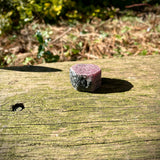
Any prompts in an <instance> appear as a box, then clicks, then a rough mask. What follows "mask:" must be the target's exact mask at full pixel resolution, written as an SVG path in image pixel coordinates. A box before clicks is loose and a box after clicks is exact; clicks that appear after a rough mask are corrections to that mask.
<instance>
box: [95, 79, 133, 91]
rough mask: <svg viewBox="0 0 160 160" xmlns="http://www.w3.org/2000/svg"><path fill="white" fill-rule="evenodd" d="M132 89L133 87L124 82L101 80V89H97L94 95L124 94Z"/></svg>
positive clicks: (119, 80)
mask: <svg viewBox="0 0 160 160" xmlns="http://www.w3.org/2000/svg"><path fill="white" fill-rule="evenodd" d="M133 87H134V86H133V85H132V84H131V83H130V82H128V81H126V80H121V79H111V78H102V85H101V87H100V88H98V89H97V90H96V91H95V92H94V93H99V94H104V93H117V92H126V91H129V90H130V89H131V88H133Z"/></svg>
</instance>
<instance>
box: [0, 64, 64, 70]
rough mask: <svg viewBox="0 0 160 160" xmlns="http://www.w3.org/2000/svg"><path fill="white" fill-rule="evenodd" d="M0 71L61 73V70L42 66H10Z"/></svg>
mask: <svg viewBox="0 0 160 160" xmlns="http://www.w3.org/2000/svg"><path fill="white" fill-rule="evenodd" d="M0 69H5V70H13V71H21V72H60V71H62V70H61V69H57V68H50V67H44V66H32V65H26V66H11V67H3V68H0Z"/></svg>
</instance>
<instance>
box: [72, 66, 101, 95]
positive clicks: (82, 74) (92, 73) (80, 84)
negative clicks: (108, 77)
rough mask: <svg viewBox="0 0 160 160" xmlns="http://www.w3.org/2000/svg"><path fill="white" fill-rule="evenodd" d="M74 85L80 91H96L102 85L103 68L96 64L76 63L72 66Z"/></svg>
mask: <svg viewBox="0 0 160 160" xmlns="http://www.w3.org/2000/svg"><path fill="white" fill-rule="evenodd" d="M70 80H71V83H72V86H73V87H74V88H75V89H76V90H78V91H85V92H94V91H95V90H96V89H97V88H99V87H100V86H101V69H100V68H99V67H98V66H97V65H94V64H76V65H73V66H72V67H71V68H70Z"/></svg>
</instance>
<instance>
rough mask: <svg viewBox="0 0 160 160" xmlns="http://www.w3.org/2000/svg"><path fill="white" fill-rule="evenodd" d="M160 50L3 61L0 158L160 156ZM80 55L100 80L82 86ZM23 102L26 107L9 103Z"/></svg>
mask: <svg viewBox="0 0 160 160" xmlns="http://www.w3.org/2000/svg"><path fill="white" fill-rule="evenodd" d="M159 61H160V57H159V56H146V57H127V58H113V59H103V60H96V61H85V62H63V63H53V64H45V65H43V66H34V67H26V66H25V67H11V68H5V69H0V159H3V160H6V159H14V160H15V159H160V126H159V125H160V116H159V115H160V63H159ZM76 63H94V64H96V65H98V66H100V68H101V70H102V77H103V85H102V87H101V88H100V89H99V90H98V91H97V92H95V93H85V92H78V91H76V90H74V89H73V87H72V85H71V83H70V79H69V68H70V67H71V66H72V65H73V64H76ZM16 103H23V104H24V106H25V108H24V109H23V110H22V111H20V110H19V111H15V112H13V111H12V108H11V106H12V105H14V104H16Z"/></svg>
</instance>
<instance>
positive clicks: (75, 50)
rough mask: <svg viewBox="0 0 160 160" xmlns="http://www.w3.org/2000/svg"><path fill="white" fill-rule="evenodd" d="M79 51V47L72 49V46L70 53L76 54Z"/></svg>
mask: <svg viewBox="0 0 160 160" xmlns="http://www.w3.org/2000/svg"><path fill="white" fill-rule="evenodd" d="M79 52H80V51H79V49H74V48H72V53H73V54H78V53H79Z"/></svg>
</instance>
